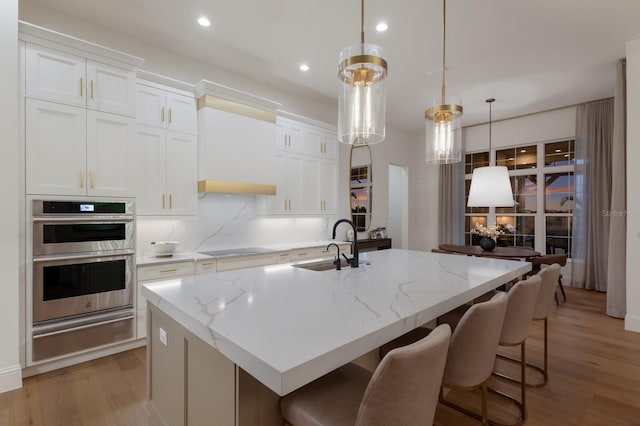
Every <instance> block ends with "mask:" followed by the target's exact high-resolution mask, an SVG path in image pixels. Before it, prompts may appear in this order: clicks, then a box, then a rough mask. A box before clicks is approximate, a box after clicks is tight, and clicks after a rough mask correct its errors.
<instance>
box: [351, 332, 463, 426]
mask: <svg viewBox="0 0 640 426" xmlns="http://www.w3.org/2000/svg"><path fill="white" fill-rule="evenodd" d="M450 338H451V328H450V327H449V325H447V324H442V325H440V326H438V327H437V328H436V329H435V330H433V331H432V332H431V333H429V335H428V336H427V337H425V338H423V339H421V340H419V341H417V342H415V343H412V344H411V345H407V346H403V347H400V348H396V349H394V350H392V351H390V352H389V353H387V355H386V356H385V357H384V358H383V359H382V361H381V362H380V364H379V365H378V367H377V368H376V371H375V372H374V373H373V376H372V377H371V380H370V381H369V385H368V386H367V389H366V391H365V393H364V396H363V397H362V401H361V403H360V409H359V411H358V417H357V418H356V425H361V426H364V425H391V424H398V425H417V424H425V425H426V424H429V425H430V424H432V423H433V418H434V416H435V412H436V406H437V404H438V395H439V393H440V385H441V383H442V374H443V372H444V366H445V362H446V359H447V352H448V350H449V341H450Z"/></svg>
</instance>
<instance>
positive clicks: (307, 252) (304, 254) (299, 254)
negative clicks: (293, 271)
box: [289, 247, 317, 262]
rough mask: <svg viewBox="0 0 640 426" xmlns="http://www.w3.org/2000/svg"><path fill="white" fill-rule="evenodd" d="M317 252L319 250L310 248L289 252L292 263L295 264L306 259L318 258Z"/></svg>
mask: <svg viewBox="0 0 640 426" xmlns="http://www.w3.org/2000/svg"><path fill="white" fill-rule="evenodd" d="M316 250H317V249H316V248H314V247H310V248H308V249H297V250H291V251H290V252H289V259H290V262H295V261H297V260H304V259H312V258H314V257H317V251H316Z"/></svg>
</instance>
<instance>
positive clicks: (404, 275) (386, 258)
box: [142, 249, 531, 395]
mask: <svg viewBox="0 0 640 426" xmlns="http://www.w3.org/2000/svg"><path fill="white" fill-rule="evenodd" d="M360 260H361V266H360V267H359V268H350V267H348V268H343V270H341V271H336V270H328V271H322V272H317V271H309V270H306V269H302V268H297V267H293V266H292V264H281V265H273V266H266V267H259V268H249V269H241V270H235V271H227V272H223V273H217V274H212V275H200V276H194V277H185V278H181V279H174V280H166V281H162V282H157V283H148V284H145V285H144V286H143V288H142V294H143V296H144V297H146V298H147V300H148V301H149V303H152V304H153V305H155V306H157V307H158V308H159V309H161V310H162V311H164V312H166V313H167V314H168V315H169V316H171V317H172V318H174V319H175V320H176V321H177V322H179V323H180V324H181V325H182V326H184V327H185V328H187V329H188V330H190V331H191V332H192V333H194V334H195V335H197V336H198V337H200V338H201V339H203V340H204V341H205V342H207V343H208V344H210V345H211V346H213V347H215V348H217V349H218V350H219V351H220V352H221V353H223V354H224V355H225V356H227V357H228V358H229V359H231V360H232V361H233V362H234V363H236V364H237V365H239V366H240V367H242V368H243V369H244V370H246V371H247V372H249V373H250V374H251V375H253V376H254V377H255V378H256V379H258V380H260V381H261V382H262V383H264V384H265V385H266V386H268V387H269V388H270V389H272V390H273V391H274V392H276V393H278V394H279V395H285V394H287V393H289V392H291V391H293V390H295V389H297V388H299V387H301V386H303V385H305V384H306V383H309V382H311V381H312V380H314V379H316V378H318V377H320V376H322V375H324V374H326V373H327V372H329V371H331V370H333V369H335V368H337V367H339V366H340V365H343V364H345V363H347V362H349V361H352V360H354V359H355V358H357V357H359V356H361V355H363V354H365V353H367V352H369V351H371V350H373V349H375V348H377V347H379V346H380V345H382V344H384V343H386V342H388V341H390V340H392V339H394V338H396V337H398V336H400V335H402V334H404V333H405V332H407V331H410V330H412V329H414V328H415V327H417V326H419V325H421V324H424V323H426V322H428V321H431V320H433V319H435V318H437V317H438V316H440V315H442V314H444V313H446V312H448V311H450V310H451V309H453V308H455V307H457V306H460V305H462V304H464V303H466V302H468V301H470V300H472V299H474V298H475V297H478V296H480V295H482V294H484V293H485V292H487V291H489V290H491V289H493V288H496V287H498V286H500V285H501V284H504V283H506V282H508V281H510V280H512V279H514V278H517V277H519V276H521V275H522V274H524V273H525V272H527V271H529V270H531V264H530V263H528V262H516V261H510V260H500V259H487V258H479V257H469V256H456V255H448V254H437V253H428V252H419V251H408V250H396V249H392V250H382V251H375V252H368V253H362V254H361V256H360Z"/></svg>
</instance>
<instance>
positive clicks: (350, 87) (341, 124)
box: [338, 43, 387, 145]
mask: <svg viewBox="0 0 640 426" xmlns="http://www.w3.org/2000/svg"><path fill="white" fill-rule="evenodd" d="M386 76H387V61H386V60H385V59H384V52H383V49H382V47H380V46H376V45H375V44H366V43H365V44H355V45H353V46H349V47H347V48H345V49H343V50H342V52H340V59H339V65H338V77H339V78H340V90H339V94H338V140H339V141H340V142H342V143H345V144H349V145H365V144H375V143H378V142H382V141H383V140H384V136H385V116H386V106H387V91H386Z"/></svg>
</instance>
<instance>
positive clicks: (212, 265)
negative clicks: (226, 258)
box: [196, 259, 218, 275]
mask: <svg viewBox="0 0 640 426" xmlns="http://www.w3.org/2000/svg"><path fill="white" fill-rule="evenodd" d="M217 271H218V269H217V262H216V260H215V259H213V260H198V261H197V262H196V274H197V275H204V274H215V273H216V272H217Z"/></svg>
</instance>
